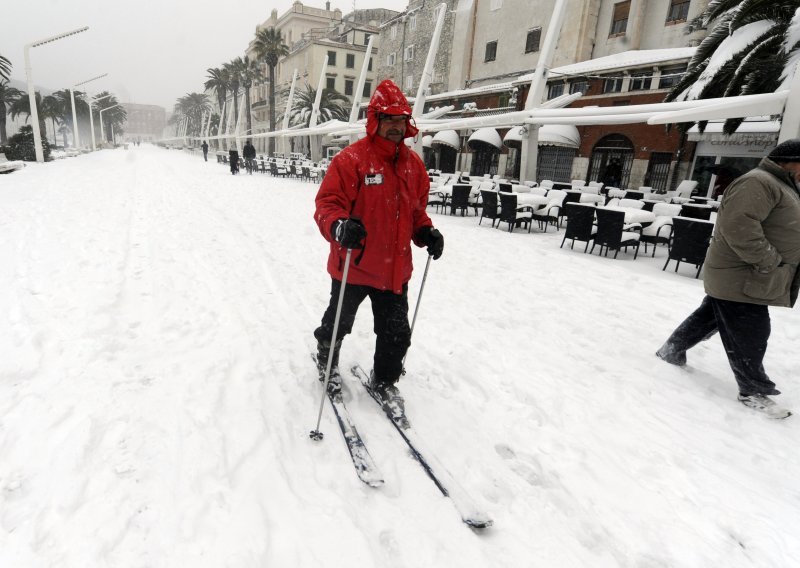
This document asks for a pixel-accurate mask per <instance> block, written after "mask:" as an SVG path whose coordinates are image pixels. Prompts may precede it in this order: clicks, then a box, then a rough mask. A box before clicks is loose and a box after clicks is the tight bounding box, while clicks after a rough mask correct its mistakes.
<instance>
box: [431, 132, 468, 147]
mask: <svg viewBox="0 0 800 568" xmlns="http://www.w3.org/2000/svg"><path fill="white" fill-rule="evenodd" d="M434 144H443V145H444V146H449V147H450V148H453V149H454V150H458V149H460V148H461V138H460V137H459V135H458V132H456V131H455V130H440V131H439V132H437V133H436V136H434V137H433V140H431V145H434Z"/></svg>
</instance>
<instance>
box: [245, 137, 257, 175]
mask: <svg viewBox="0 0 800 568" xmlns="http://www.w3.org/2000/svg"><path fill="white" fill-rule="evenodd" d="M242 157H243V158H244V165H245V167H246V168H247V173H249V174H250V175H252V174H253V167H254V166H255V159H256V147H255V146H253V145H252V144H251V143H250V140H248V141H247V142H245V144H244V148H242Z"/></svg>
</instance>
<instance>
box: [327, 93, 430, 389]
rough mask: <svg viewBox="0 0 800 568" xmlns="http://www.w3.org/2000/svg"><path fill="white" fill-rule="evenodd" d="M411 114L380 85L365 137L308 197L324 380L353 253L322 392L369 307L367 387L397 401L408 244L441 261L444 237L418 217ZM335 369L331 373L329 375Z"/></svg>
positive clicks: (420, 196)
mask: <svg viewBox="0 0 800 568" xmlns="http://www.w3.org/2000/svg"><path fill="white" fill-rule="evenodd" d="M410 119H411V108H410V107H409V106H408V102H407V101H406V98H405V96H403V93H402V91H400V89H399V88H398V87H397V85H395V84H394V83H392V82H391V81H383V82H382V83H381V84H380V85H378V87H377V89H376V90H375V93H374V94H373V95H372V99H371V100H370V103H369V107H368V108H367V136H366V138H363V139H361V140H359V141H358V142H356V143H354V144H351V145H350V146H348V147H347V148H345V149H344V150H342V151H341V152H339V154H337V155H336V157H334V159H333V161H332V162H331V164H330V166H329V167H328V171H327V173H326V174H325V178H324V179H323V180H322V185H321V186H320V188H319V192H318V193H317V197H316V212H315V213H314V220H315V221H316V223H317V225H318V226H319V230H320V232H321V233H322V236H323V237H325V238H326V239H327V240H328V241H329V242H330V255H329V257H328V273H329V274H330V275H331V279H332V283H331V298H330V303H329V305H328V308H327V310H326V311H325V314H324V315H323V316H322V323H321V325H320V326H319V327H318V328H317V329H316V330H315V331H314V336H315V337H316V338H317V365H318V367H319V369H320V378H321V380H323V379H324V373H325V369H326V366H327V363H328V354H329V351H330V346H331V338H332V337H333V325H334V320H335V316H336V305H337V302H338V298H339V291H340V289H341V284H342V274H343V272H344V263H345V258H346V253H347V249H359V250H357V251H355V252H354V253H353V255H352V258H353V259H354V260H353V262H352V263H351V265H350V269H349V272H348V276H347V282H346V288H345V293H344V300H343V303H342V312H341V315H340V321H339V330H338V333H337V334H336V337H337V341H336V345H335V346H334V352H333V361H332V370H331V378H330V381H329V388H331V389H333V390H334V392H336V391H337V390H338V389H339V388H341V384H340V378H339V375H338V368H337V365H338V359H339V349H340V347H341V341H342V338H343V337H344V336H345V335H347V334H348V333H350V331H351V330H352V328H353V322H354V321H355V317H356V312H357V310H358V307H359V305H360V304H361V302H362V301H364V299H365V298H367V297H369V299H370V301H371V302H372V313H373V316H374V331H375V334H376V336H377V337H376V341H375V357H374V362H373V372H372V379H371V381H372V383H371V384H372V387H373V389H374V390H375V391H376V392H378V394H380V395H381V396H382V397H384V399H387V400H388V399H393V398H394V399H397V398H399V393H398V392H397V389H396V387H395V386H394V385H395V383H396V382H397V381H398V379H399V378H400V374H401V373H402V370H403V358H404V357H405V354H406V350H407V349H408V347H409V345H410V344H411V329H410V326H409V323H408V281H409V279H410V278H411V270H412V265H411V242H412V241H413V242H414V244H416V245H417V246H419V247H423V246H427V247H428V253H429V254H430V255H432V256H433V258H434V259H438V258H439V257H440V256H441V255H442V251H443V249H444V237H442V235H441V233H439V231H437V230H436V229H434V228H433V223H432V222H431V219H430V217H428V215H427V213H426V212H425V207H426V205H427V203H428V190H429V189H430V183H429V178H428V173H427V171H426V170H425V166H424V164H423V162H422V160H421V159H420V158H419V156H417V155H416V154H415V153H414V152H412V151H411V150H409V148H408V147H407V146H406V145H405V143H404V140H405V139H406V138H411V137H413V136H415V135H416V134H417V132H418V130H417V128H416V127H415V126H414V125H413V124H412V123H411V122H410ZM334 369H335V371H334Z"/></svg>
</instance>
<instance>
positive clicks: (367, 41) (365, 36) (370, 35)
mask: <svg viewBox="0 0 800 568" xmlns="http://www.w3.org/2000/svg"><path fill="white" fill-rule="evenodd" d="M371 37H372V34H364V45H369V38H371Z"/></svg>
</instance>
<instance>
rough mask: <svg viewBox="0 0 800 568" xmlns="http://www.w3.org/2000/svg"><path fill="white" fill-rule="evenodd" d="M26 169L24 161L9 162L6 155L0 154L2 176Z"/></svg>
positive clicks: (0, 172)
mask: <svg viewBox="0 0 800 568" xmlns="http://www.w3.org/2000/svg"><path fill="white" fill-rule="evenodd" d="M24 167H25V162H23V161H22V160H9V159H8V158H6V155H5V154H0V174H6V173H9V172H13V171H15V170H21V169H22V168H24Z"/></svg>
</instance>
